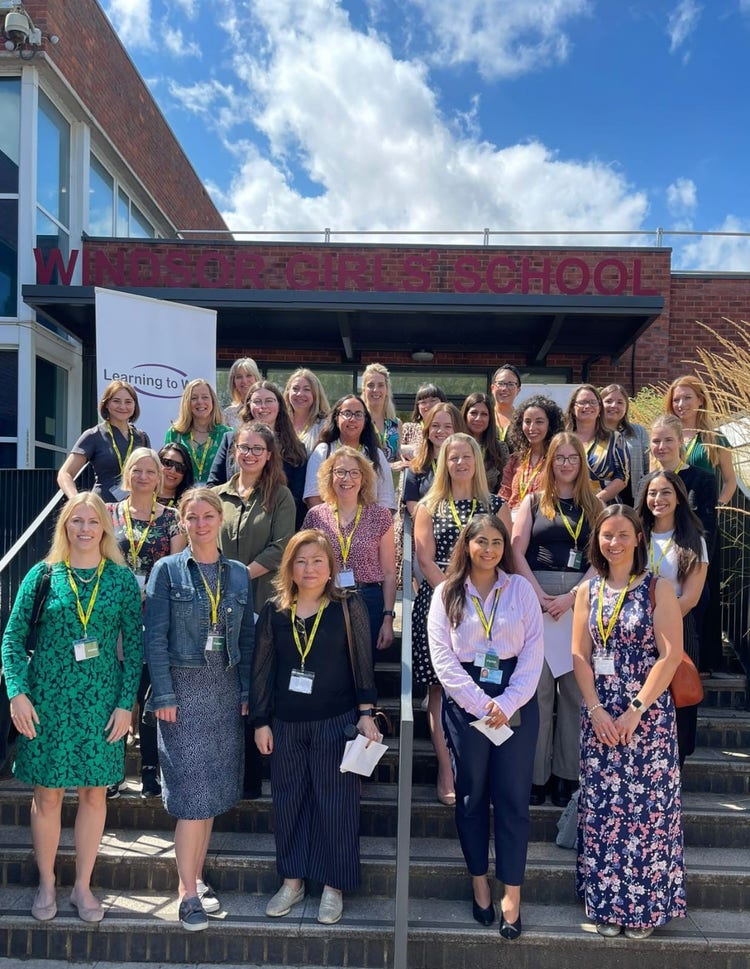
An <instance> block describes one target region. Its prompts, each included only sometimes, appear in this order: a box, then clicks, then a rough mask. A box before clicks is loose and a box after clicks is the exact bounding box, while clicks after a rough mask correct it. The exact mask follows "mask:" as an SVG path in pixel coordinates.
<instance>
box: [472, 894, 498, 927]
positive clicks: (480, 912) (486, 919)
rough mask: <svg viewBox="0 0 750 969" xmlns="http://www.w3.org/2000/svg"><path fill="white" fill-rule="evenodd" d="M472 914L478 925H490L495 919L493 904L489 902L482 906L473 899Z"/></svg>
mask: <svg viewBox="0 0 750 969" xmlns="http://www.w3.org/2000/svg"><path fill="white" fill-rule="evenodd" d="M472 914H473V915H474V918H475V919H476V920H477V922H479V924H480V925H492V923H493V922H494V921H495V906H494V905H493V904H492V902H490V904H489V905H488V906H487V908H482V906H481V905H480V904H479V903H478V902H477V900H476V899H474V900H473V901H472Z"/></svg>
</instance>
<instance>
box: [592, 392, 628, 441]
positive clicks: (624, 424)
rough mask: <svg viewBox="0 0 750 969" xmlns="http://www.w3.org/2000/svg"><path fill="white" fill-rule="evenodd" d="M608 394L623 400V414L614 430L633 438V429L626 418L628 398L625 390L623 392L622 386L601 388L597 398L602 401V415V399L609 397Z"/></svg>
mask: <svg viewBox="0 0 750 969" xmlns="http://www.w3.org/2000/svg"><path fill="white" fill-rule="evenodd" d="M610 394H619V395H620V396H621V397H624V398H625V414H624V415H623V416H622V417H621V418H620V422H619V424H618V425H617V427H616V428H615V430H616V431H620V433H621V434H623V435H624V436H625V437H635V428H634V427H633V424H632V422H631V421H630V419H629V417H628V414H629V413H630V397H629V396H628V392H627V390H625V388H624V387H623V385H622V384H607V386H606V387H602V389H601V391H600V392H599V396H600V397H601V399H602V413H604V398H605V397H609V395H610ZM602 419H603V418H602Z"/></svg>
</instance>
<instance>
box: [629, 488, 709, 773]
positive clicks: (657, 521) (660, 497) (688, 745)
mask: <svg viewBox="0 0 750 969" xmlns="http://www.w3.org/2000/svg"><path fill="white" fill-rule="evenodd" d="M636 511H637V512H638V515H639V516H640V519H641V521H642V522H643V534H644V537H645V540H646V543H647V545H648V558H649V565H650V568H651V571H652V572H653V573H654V575H661V576H662V577H663V578H665V579H666V580H667V581H668V582H671V583H672V586H673V587H674V591H675V594H676V596H677V602H678V604H679V606H680V613H681V615H682V636H683V648H684V650H685V652H686V653H687V654H688V656H689V657H690V659H691V660H692V661H693V662H694V663H695V665H696V666H697V667H700V645H701V644H700V638H699V635H698V627H697V626H696V623H695V615H694V609H695V607H696V606H697V605H698V603H699V602H700V599H701V594H702V592H703V586H704V584H705V582H706V575H707V573H708V549H707V547H706V541H705V539H704V538H703V528H702V526H701V523H700V520H699V518H698V516H697V515H696V514H695V512H694V511H693V510H692V508H691V507H690V502H689V500H688V494H687V491H686V489H685V485H684V484H683V483H682V480H681V479H680V477H679V475H676V474H675V473H674V472H673V471H654V472H652V473H651V474H649V475H648V476H647V477H646V478H645V479H644V482H643V489H642V491H641V500H640V502H639V503H638V507H637V508H636ZM675 712H676V718H677V744H678V747H679V752H680V767H682V765H683V764H684V763H685V758H686V757H689V756H690V755H691V754H692V753H693V752H694V751H695V738H696V734H697V730H698V705H697V704H695V705H692V706H687V707H679V708H678V709H677V710H676V711H675Z"/></svg>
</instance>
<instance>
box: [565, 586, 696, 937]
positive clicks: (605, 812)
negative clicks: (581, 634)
mask: <svg viewBox="0 0 750 969" xmlns="http://www.w3.org/2000/svg"><path fill="white" fill-rule="evenodd" d="M650 579H651V576H650V574H649V575H647V577H646V578H645V579H644V581H643V582H641V583H640V585H638V586H636V588H634V589H632V590H631V591H630V592H628V594H627V595H626V597H625V601H624V603H623V607H622V611H621V613H620V617H619V619H618V621H617V624H616V626H615V628H614V629H613V631H612V634H611V636H610V638H609V640H608V647H610V648H611V647H612V646H613V647H614V660H615V673H614V676H596V677H595V683H596V691H597V694H598V696H599V702H600V703H602V704H603V705H604V707H605V709H606V710H607V712H608V713H609V714H610V716H611V717H613V718H616V717H618V716H619V715H620V714H621V713H623V712H624V711H625V709H626V708H627V707H628V705H629V703H630V700H631V699H632V698H633V697H634V696H635V695H636V694H637V693H638V690H639V689H640V688H641V687H642V686H643V683H644V682H645V680H646V677H647V676H648V674H649V672H650V670H651V668H652V666H653V665H654V663H655V662H656V660H657V658H658V652H657V649H656V641H655V639H654V623H653V608H652V606H651V601H650V595H649V586H650ZM602 582H603V579H592V581H591V583H590V590H591V591H590V611H589V631H590V633H591V638H592V640H593V644H594V652H595V653H596V652H597V651H602V641H601V636H600V634H599V630H598V627H597V621H596V613H597V601H598V596H599V589H600V587H601V583H602ZM616 599H617V593H614V592H612V591H611V590H608V589H606V588H605V596H604V608H603V614H604V621H605V624H606V622H607V620H608V618H609V616H611V614H612V610H613V608H614V606H615V602H616ZM576 891H577V893H578V895H579V897H580V898H582V899H583V900H584V902H585V905H586V914H587V915H588V916H589V918H591V919H594V920H595V921H597V922H614V923H616V924H618V925H623V926H626V927H628V928H647V927H651V926H658V925H663V924H664V923H665V922H668V921H669V920H670V919H672V918H678V917H684V916H685V912H686V902H685V864H684V858H683V841H682V809H681V799H680V768H679V760H678V754H677V730H676V726H675V710H674V704H673V703H672V696H671V694H670V692H669V690H665V691H664V693H662V695H661V696H660V697H659V698H658V699H657V700H656V701H655V702H654V703H652V704H651V706H650V707H649V708H648V711H647V712H646V713H644V714H643V716H642V717H641V722H640V724H639V725H638V727H637V729H636V731H635V733H634V734H633V737H632V739H631V741H630V743H629V744H627V745H623V744H618V745H617V746H615V747H607V746H605V745H604V744H602V743H600V742H599V741H598V740H597V738H596V736H595V734H594V731H593V728H592V725H591V718H590V717H589V716H588V714H587V713H586V711H585V709H584V710H582V723H581V793H580V800H579V806H578V866H577V871H576Z"/></svg>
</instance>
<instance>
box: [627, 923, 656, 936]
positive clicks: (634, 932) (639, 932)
mask: <svg viewBox="0 0 750 969" xmlns="http://www.w3.org/2000/svg"><path fill="white" fill-rule="evenodd" d="M653 931H654V928H653V926H649V927H648V928H645V929H625V938H626V939H647V938H648V937H649V936H650V935H651V934H652V932H653Z"/></svg>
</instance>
